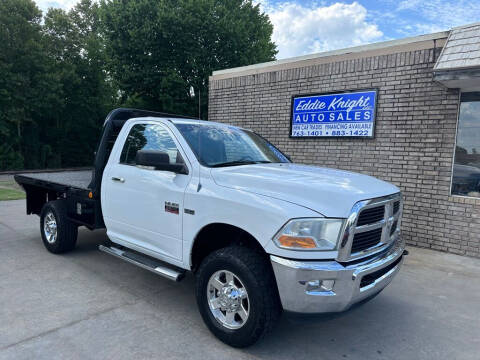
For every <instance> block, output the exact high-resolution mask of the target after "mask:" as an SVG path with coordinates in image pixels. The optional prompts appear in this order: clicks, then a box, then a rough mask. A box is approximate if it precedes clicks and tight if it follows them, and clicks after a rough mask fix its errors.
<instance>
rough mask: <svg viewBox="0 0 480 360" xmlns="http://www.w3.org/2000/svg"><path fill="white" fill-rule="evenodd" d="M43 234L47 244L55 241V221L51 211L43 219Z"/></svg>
mask: <svg viewBox="0 0 480 360" xmlns="http://www.w3.org/2000/svg"><path fill="white" fill-rule="evenodd" d="M43 233H44V234H45V239H47V242H48V243H49V244H53V243H54V242H55V241H56V240H57V220H56V219H55V215H53V212H51V211H49V212H48V213H47V215H45V218H44V219H43Z"/></svg>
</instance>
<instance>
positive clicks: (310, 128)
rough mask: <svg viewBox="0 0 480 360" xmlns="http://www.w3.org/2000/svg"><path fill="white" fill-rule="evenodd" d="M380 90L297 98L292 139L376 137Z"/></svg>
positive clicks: (295, 97)
mask: <svg viewBox="0 0 480 360" xmlns="http://www.w3.org/2000/svg"><path fill="white" fill-rule="evenodd" d="M376 100H377V91H376V90H365V91H356V92H345V93H338V94H321V95H306V96H294V97H293V99H292V119H291V121H292V123H291V130H290V136H291V137H341V136H346V137H373V130H374V127H375V106H376Z"/></svg>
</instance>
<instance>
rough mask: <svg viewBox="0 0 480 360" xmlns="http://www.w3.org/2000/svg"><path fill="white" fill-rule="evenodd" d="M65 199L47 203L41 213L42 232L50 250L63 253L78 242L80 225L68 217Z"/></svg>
mask: <svg viewBox="0 0 480 360" xmlns="http://www.w3.org/2000/svg"><path fill="white" fill-rule="evenodd" d="M66 205H67V204H66V202H65V200H55V201H50V202H48V203H46V204H45V205H44V206H43V208H42V211H41V213H40V232H41V234H42V240H43V244H44V245H45V247H46V248H47V250H48V251H50V252H51V253H54V254H61V253H65V252H68V251H71V250H73V249H74V248H75V245H76V243H77V235H78V227H77V225H76V224H75V223H73V222H71V221H70V220H68V218H67V207H66Z"/></svg>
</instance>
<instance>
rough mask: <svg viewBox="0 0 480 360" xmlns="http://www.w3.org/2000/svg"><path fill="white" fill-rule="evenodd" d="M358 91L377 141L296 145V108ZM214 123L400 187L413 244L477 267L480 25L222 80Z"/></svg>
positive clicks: (305, 140) (217, 83) (263, 67)
mask: <svg viewBox="0 0 480 360" xmlns="http://www.w3.org/2000/svg"><path fill="white" fill-rule="evenodd" d="M359 89H374V90H375V91H376V109H375V114H376V115H375V123H374V136H373V137H348V138H347V137H342V136H338V137H333V136H331V137H314V136H312V137H298V138H297V137H293V136H292V128H291V127H292V122H293V121H294V120H293V117H292V111H293V109H292V107H293V100H292V98H295V97H297V96H300V95H302V94H331V93H334V94H342V93H347V94H348V93H352V92H355V91H357V90H359ZM209 119H210V120H213V121H220V122H228V123H231V124H234V125H238V126H242V127H245V128H249V129H252V130H254V131H256V132H258V133H259V134H261V135H262V136H264V137H265V138H267V139H268V140H270V141H271V142H272V143H274V144H275V145H277V146H278V147H279V148H280V149H281V150H282V151H284V152H285V153H287V154H288V155H290V156H291V157H292V159H293V160H294V161H295V162H299V163H306V164H314V165H319V166H326V167H333V168H339V169H346V170H351V171H356V172H361V173H365V174H369V175H373V176H375V177H378V178H381V179H384V180H386V181H389V182H392V183H394V184H396V185H397V186H399V187H400V188H401V190H402V192H403V194H404V198H405V203H404V220H403V223H402V233H403V236H404V238H405V239H406V240H407V243H409V244H411V245H416V246H422V247H429V248H432V249H437V250H442V251H448V252H452V253H456V254H462V255H468V256H474V257H480V24H472V25H468V26H464V27H459V28H454V29H452V30H450V31H446V32H440V33H435V34H429V35H422V36H418V37H414V38H407V39H402V40H395V41H388V42H383V43H377V44H371V45H367V46H360V47H353V48H349V49H344V50H337V51H331V52H326V53H320V54H314V55H309V56H302V57H297V58H292V59H286V60H279V61H274V62H269V63H264V64H257V65H252V66H246V67H240V68H234V69H227V70H221V71H216V72H214V73H213V75H212V76H211V77H210V93H209Z"/></svg>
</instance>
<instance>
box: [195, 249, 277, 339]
mask: <svg viewBox="0 0 480 360" xmlns="http://www.w3.org/2000/svg"><path fill="white" fill-rule="evenodd" d="M196 298H197V304H198V307H199V310H200V314H201V315H202V317H203V320H204V321H205V323H206V325H207V326H208V328H209V329H210V331H211V332H212V333H213V334H214V335H215V336H216V337H217V338H219V339H220V340H221V341H223V342H224V343H226V344H228V345H231V346H234V347H246V346H249V345H252V344H254V343H255V342H257V341H258V340H259V339H260V338H261V337H262V336H264V335H265V334H266V333H267V332H268V331H269V330H271V329H272V327H273V325H274V324H275V322H276V320H277V319H278V316H279V314H280V312H281V305H280V299H279V296H278V290H277V287H276V283H275V278H274V276H273V272H272V269H271V267H270V264H269V263H268V260H267V259H266V258H265V257H264V256H262V255H261V254H258V253H257V252H255V251H253V250H250V249H248V248H244V247H240V246H232V247H228V248H223V249H220V250H217V251H215V252H213V253H212V254H210V255H209V256H207V257H206V258H205V259H204V261H203V262H202V264H201V265H200V268H199V270H198V272H197V281H196Z"/></svg>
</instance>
